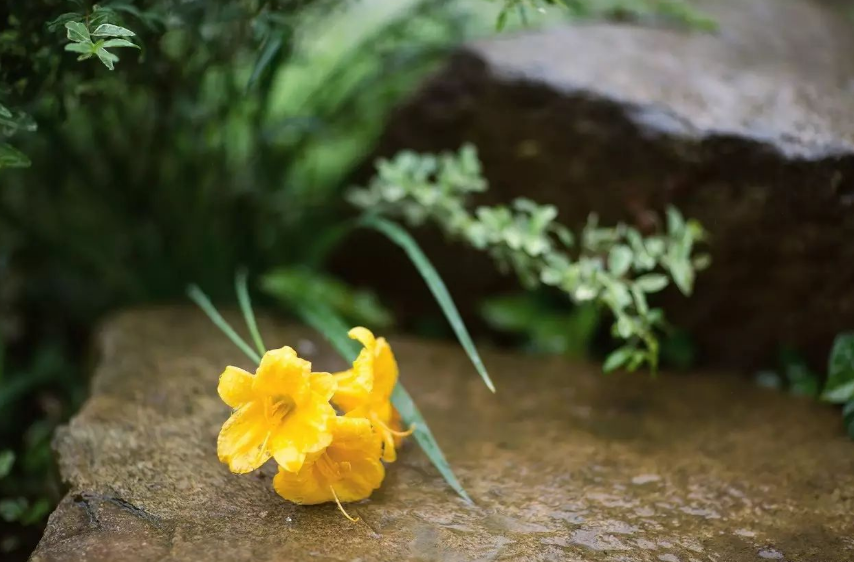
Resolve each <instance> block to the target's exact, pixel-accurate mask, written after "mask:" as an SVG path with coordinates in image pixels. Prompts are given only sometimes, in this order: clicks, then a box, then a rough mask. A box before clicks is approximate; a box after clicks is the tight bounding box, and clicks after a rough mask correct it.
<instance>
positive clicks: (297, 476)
mask: <svg viewBox="0 0 854 562" xmlns="http://www.w3.org/2000/svg"><path fill="white" fill-rule="evenodd" d="M273 488H274V489H275V490H276V493H277V494H279V495H280V496H282V497H283V498H285V499H286V500H288V501H292V502H294V503H296V504H302V505H315V504H319V503H326V502H331V501H334V500H335V498H334V496H333V495H332V488H331V484H330V483H329V482H328V481H327V480H326V479H325V478H324V477H323V474H322V473H321V472H320V471H318V470H314V469H313V466H312V465H309V464H307V465H305V466H304V467H303V469H302V470H301V471H299V472H296V473H294V472H288V471H287V470H284V469H282V468H279V472H278V474H276V476H275V477H274V478H273Z"/></svg>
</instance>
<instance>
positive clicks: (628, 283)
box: [350, 145, 710, 372]
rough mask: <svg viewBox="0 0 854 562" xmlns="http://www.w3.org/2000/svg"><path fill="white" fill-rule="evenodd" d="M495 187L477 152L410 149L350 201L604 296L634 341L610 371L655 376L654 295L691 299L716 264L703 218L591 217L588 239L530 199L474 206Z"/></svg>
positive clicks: (598, 298) (504, 265)
mask: <svg viewBox="0 0 854 562" xmlns="http://www.w3.org/2000/svg"><path fill="white" fill-rule="evenodd" d="M486 190H487V182H486V180H485V179H484V178H483V175H482V172H481V164H480V161H479V159H478V157H477V152H476V150H475V148H474V147H473V146H471V145H466V146H463V147H462V148H461V149H460V150H459V152H458V153H456V154H453V153H444V154H441V155H438V156H435V155H431V154H416V153H413V152H409V151H404V152H401V153H399V154H398V155H396V156H395V157H394V158H393V159H391V160H385V159H382V160H380V161H379V162H378V163H377V175H376V176H375V177H374V178H373V179H372V180H371V182H370V183H369V185H368V186H367V187H364V188H354V189H353V190H352V191H351V193H350V201H351V202H352V203H353V204H354V205H356V206H357V207H359V208H361V209H365V210H370V211H371V212H373V213H377V214H379V215H386V216H390V217H400V218H402V219H403V220H405V221H406V222H407V223H409V225H410V226H415V227H417V226H420V225H423V224H424V223H428V222H431V223H434V224H436V225H438V226H439V228H440V229H441V230H442V231H443V232H444V233H445V234H446V235H448V236H449V237H451V238H454V239H457V240H461V241H463V242H466V243H467V244H469V245H470V246H472V247H474V248H476V249H478V250H481V251H484V252H486V253H488V254H489V255H490V256H491V257H492V258H493V259H494V260H495V261H496V263H497V264H498V266H499V268H500V269H501V270H502V271H504V272H510V271H512V272H514V273H515V274H516V275H517V276H518V277H519V279H520V280H521V282H522V284H523V285H524V286H525V287H527V288H536V287H537V286H539V285H546V286H550V287H555V288H557V289H559V290H561V291H562V292H564V293H565V294H566V295H567V296H568V297H569V298H570V299H572V300H573V301H574V302H576V303H585V302H590V301H594V302H598V303H600V304H602V305H605V306H606V307H608V309H609V310H610V311H611V313H612V315H613V316H614V319H615V322H614V325H613V328H612V332H613V334H614V335H615V336H616V337H619V338H620V339H622V340H624V341H625V342H626V343H625V345H623V346H622V347H620V348H618V349H617V350H616V351H614V352H613V353H611V354H610V355H609V356H608V358H607V359H606V361H605V365H604V369H605V371H611V370H614V369H617V368H620V367H624V368H626V369H628V370H634V369H637V368H638V367H639V366H641V365H642V364H645V363H646V364H649V366H650V368H651V369H652V370H653V372H655V370H656V369H657V365H658V349H659V343H658V338H657V335H656V331H657V330H659V329H662V328H664V327H665V326H666V323H665V320H664V314H663V312H662V310H661V309H658V308H651V307H650V306H649V304H648V302H647V295H649V294H652V293H657V292H659V291H661V290H663V289H664V288H665V287H667V286H668V285H669V284H670V283H671V282H673V283H674V284H675V285H676V286H677V288H678V289H679V290H680V291H681V292H682V293H683V294H685V295H690V294H691V291H692V289H693V285H694V278H695V276H696V272H697V271H699V270H701V269H703V268H705V267H707V266H708V265H709V263H710V258H709V256H708V255H707V254H701V255H698V256H694V247H695V244H696V243H697V242H700V241H702V240H703V239H704V237H705V233H704V230H703V228H702V227H701V225H700V223H699V222H697V221H696V220H687V221H686V220H685V219H684V218H683V217H682V214H681V213H680V212H679V211H678V210H677V209H675V208H673V207H670V208H668V209H667V229H666V231H664V232H660V233H657V234H654V235H648V236H644V235H642V234H641V233H640V232H639V231H638V230H637V229H635V228H633V227H631V226H628V225H625V224H622V223H620V224H618V225H616V226H614V227H603V226H600V225H599V222H598V218H597V216H596V215H595V214H591V215H590V217H589V220H588V221H587V224H586V225H585V226H584V228H583V229H582V231H581V232H580V235H579V236H575V235H574V234H573V233H572V232H571V231H570V230H569V229H567V228H566V227H565V226H563V225H561V224H560V223H558V222H556V219H557V214H558V213H557V209H556V208H555V207H554V206H553V205H540V204H538V203H536V202H534V201H531V200H530V199H516V200H515V201H513V202H512V204H511V205H509V206H505V205H497V206H481V207H478V208H476V209H475V210H474V211H470V210H469V198H470V196H471V195H473V194H476V193H482V192H484V191H486Z"/></svg>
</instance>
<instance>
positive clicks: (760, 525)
mask: <svg viewBox="0 0 854 562" xmlns="http://www.w3.org/2000/svg"><path fill="white" fill-rule="evenodd" d="M261 328H262V331H263V332H264V335H265V338H266V340H267V342H268V343H270V344H274V345H285V344H290V345H294V346H297V347H299V348H301V349H302V350H304V351H303V353H305V354H308V355H309V357H310V359H311V360H312V361H313V363H314V366H315V368H317V369H330V370H331V369H337V368H340V367H341V366H342V364H341V361H340V360H339V359H337V358H336V357H334V356H333V355H332V353H331V352H330V351H329V350H328V348H327V346H326V345H324V344H323V343H321V342H320V341H319V340H318V339H317V337H316V336H315V335H314V334H312V333H311V332H309V331H307V330H305V329H303V328H297V327H284V326H281V325H278V324H274V323H272V322H270V321H264V319H262V322H261ZM392 345H393V347H394V349H395V351H396V353H397V355H398V359H399V362H400V364H401V366H402V378H403V380H404V381H405V384H406V386H407V387H408V389H409V390H410V392H411V393H412V394H413V395H414V396H415V398H416V400H417V402H418V403H419V405H420V406H421V408H422V409H423V412H424V414H425V416H426V418H427V419H428V421H429V423H430V424H431V427H432V428H433V430H434V432H435V434H436V436H437V439H438V441H439V442H440V443H441V444H442V446H443V448H444V450H445V452H446V454H447V456H448V458H449V460H450V462H451V463H452V465H453V466H454V468H455V469H456V471H457V474H458V476H459V477H460V479H461V481H462V482H463V485H464V486H465V487H466V488H467V490H468V491H469V492H470V494H471V496H472V497H473V499H474V502H475V505H474V506H471V505H467V504H466V503H464V502H463V501H462V500H460V499H459V498H458V497H457V496H455V495H454V494H453V493H452V492H451V491H450V490H449V489H448V487H447V486H446V485H445V484H444V483H443V481H442V479H441V478H440V477H439V475H438V474H437V472H436V471H435V470H434V469H433V468H432V466H431V465H430V463H429V462H428V460H427V459H426V457H425V456H424V455H423V454H422V453H421V452H420V451H419V450H418V449H417V447H415V446H414V445H413V444H412V443H409V444H408V445H406V446H405V447H404V449H403V450H402V452H401V456H400V458H399V460H398V462H397V463H395V464H394V465H392V466H391V467H390V469H389V472H388V477H387V479H386V481H385V483H384V485H383V487H382V488H381V489H380V490H379V491H378V492H377V493H375V494H374V496H373V497H372V498H370V499H369V500H366V501H363V502H360V503H357V504H351V505H350V507H349V509H350V511H351V513H352V514H354V515H358V516H359V517H361V519H362V520H361V521H360V522H359V523H357V524H352V523H350V522H348V521H347V520H346V519H344V517H343V516H342V515H341V514H340V513H339V512H338V511H337V510H336V508H335V507H334V506H333V505H323V506H310V507H301V506H296V505H292V504H289V503H287V502H285V501H283V500H282V499H281V498H279V497H278V496H277V495H276V494H275V493H274V492H273V489H272V487H271V477H272V475H273V472H274V467H273V466H269V465H268V466H266V467H265V468H264V469H262V470H261V471H260V472H258V473H254V474H249V475H240V476H238V475H234V474H231V473H229V471H228V470H227V468H226V467H225V466H224V465H222V464H220V463H219V461H218V460H217V458H216V435H217V433H218V430H219V427H220V425H221V424H222V422H223V421H224V420H225V419H226V418H227V417H228V414H229V410H228V408H227V407H226V406H225V405H224V404H223V403H222V402H220V400H219V398H218V397H217V395H216V383H217V378H218V376H219V373H220V372H221V371H222V369H223V367H224V366H225V365H226V364H229V363H237V364H240V365H243V366H244V367H249V365H247V364H246V361H245V360H244V359H243V358H242V355H241V354H240V352H239V351H237V350H235V349H234V348H233V347H232V346H231V344H230V343H228V341H227V340H226V339H225V338H224V337H223V336H222V335H220V334H219V333H218V332H217V330H216V329H215V328H214V327H213V326H211V325H210V324H209V323H208V321H207V320H206V319H205V318H204V317H203V316H202V315H201V313H198V312H196V311H190V310H187V309H160V310H147V311H137V312H129V313H125V314H122V315H120V316H118V317H116V318H114V319H112V320H111V321H109V322H108V323H107V325H106V326H105V327H104V328H103V330H102V332H101V335H100V348H101V363H100V366H99V368H98V369H97V372H96V373H95V377H94V380H93V383H92V397H91V398H90V399H89V401H88V402H87V403H86V405H85V406H84V407H83V409H82V411H81V412H80V413H79V414H78V415H77V417H76V418H74V419H73V420H72V422H71V423H70V424H69V425H68V426H67V427H64V428H63V429H62V430H61V431H59V433H58V434H57V436H56V439H55V446H56V450H57V452H58V455H59V467H60V470H61V474H62V477H63V479H64V481H65V482H66V483H67V485H68V489H69V491H68V494H67V496H66V497H65V499H64V500H63V501H62V503H61V504H60V506H59V507H58V508H57V510H56V512H55V513H53V514H52V515H51V517H50V520H49V522H48V526H47V530H46V532H45V535H44V537H43V539H42V541H41V543H40V544H39V546H38V548H37V550H36V552H35V553H34V554H33V557H32V560H33V562H64V561H69V562H70V561H74V562H77V561H80V560H86V561H88V562H101V561H104V562H106V561H116V560H122V561H127V562H135V561H140V562H143V561H144V562H148V561H152V562H153V561H161V560H163V561H173V562H185V561H204V562H207V561H212V560H229V561H241V560H246V561H250V560H251V561H253V562H256V561H264V560H270V561H272V560H275V561H283V560H307V559H317V560H378V561H401V560H494V559H502V560H569V561H585V562H593V561H618V560H619V561H623V562H640V561H659V560H668V561H673V560H680V561H683V562H689V561H703V562H705V561H716V562H720V561H724V560H725V561H740V560H758V559H761V558H762V557H765V558H767V557H768V556H769V555H773V556H778V557H781V559H785V560H821V561H822V562H843V561H845V560H851V559H854V540H852V538H851V537H854V523H852V521H851V517H850V515H851V512H852V509H854V444H852V443H851V442H850V441H849V440H848V439H846V438H845V436H844V435H843V432H842V429H841V427H840V421H839V414H838V412H837V411H836V410H835V409H833V408H830V407H826V406H823V405H821V404H817V403H814V402H810V401H806V400H797V399H793V398H790V397H787V396H785V395H782V394H779V393H775V392H773V391H769V390H763V389H760V388H757V387H754V386H751V385H747V384H745V383H743V382H741V381H739V380H738V379H737V378H733V377H728V376H721V375H718V376H706V375H701V374H694V375H690V376H681V377H680V376H669V375H663V376H662V377H660V378H658V379H657V380H653V379H650V378H648V377H644V376H638V375H623V374H617V375H614V376H608V377H606V376H602V375H600V374H599V372H598V367H597V366H594V365H588V364H585V363H570V362H565V361H562V360H557V359H554V360H533V359H530V358H527V357H523V356H519V355H512V354H501V353H489V352H487V353H484V359H485V361H486V364H487V365H488V366H489V368H490V369H491V371H492V375H493V377H494V379H495V382H496V385H497V387H498V392H497V394H495V395H493V394H491V393H489V392H488V391H487V390H486V388H485V387H484V386H483V384H482V383H481V382H480V381H479V378H478V377H477V375H476V374H475V372H474V371H473V369H472V367H471V365H470V364H469V363H468V361H467V359H466V357H465V355H464V354H463V353H462V351H461V350H460V349H459V348H458V346H456V345H454V344H450V343H448V344H439V343H427V342H423V341H417V340H407V339H397V338H394V339H393V340H392ZM306 350H307V351H306ZM308 352H310V353H308Z"/></svg>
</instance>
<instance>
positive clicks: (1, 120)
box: [0, 104, 36, 169]
mask: <svg viewBox="0 0 854 562" xmlns="http://www.w3.org/2000/svg"><path fill="white" fill-rule="evenodd" d="M35 130H36V122H35V121H33V119H32V117H30V116H29V115H27V114H26V113H24V112H23V111H20V110H18V111H12V110H11V109H9V108H8V107H6V106H5V105H3V104H0V138H2V139H8V138H11V137H13V136H15V135H16V134H18V133H19V132H22V131H23V132H33V131H35ZM29 166H30V159H29V158H28V157H27V155H26V154H24V153H23V152H21V151H20V150H18V149H17V148H15V147H14V146H12V145H11V144H9V143H8V142H0V169H2V168H28V167H29Z"/></svg>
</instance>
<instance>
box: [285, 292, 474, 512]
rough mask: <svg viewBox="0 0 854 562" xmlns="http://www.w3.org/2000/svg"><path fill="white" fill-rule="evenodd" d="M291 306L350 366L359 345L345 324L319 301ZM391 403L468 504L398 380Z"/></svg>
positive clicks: (437, 467)
mask: <svg viewBox="0 0 854 562" xmlns="http://www.w3.org/2000/svg"><path fill="white" fill-rule="evenodd" d="M290 304H291V306H292V308H293V309H294V311H295V312H296V313H297V315H299V316H300V318H302V319H303V321H304V322H305V323H306V324H308V325H309V326H311V327H312V328H314V329H315V330H317V332H318V333H320V334H321V335H322V336H323V337H324V338H325V339H326V341H328V342H329V343H330V344H331V345H332V347H334V348H335V349H336V350H337V351H338V353H339V354H340V355H341V356H342V357H343V358H344V359H345V360H346V361H348V362H350V363H352V362H353V361H354V360H355V359H356V357H357V356H358V354H359V344H358V343H356V342H355V341H354V340H352V339H350V338H349V337H348V336H347V331H348V329H347V325H346V324H345V323H344V321H343V320H341V317H340V316H338V315H337V314H335V313H334V312H333V311H332V310H331V309H329V308H328V307H327V306H325V305H324V304H323V303H320V302H311V303H309V302H306V301H305V300H292V301H290ZM391 401H392V403H393V404H394V407H395V408H397V411H398V412H400V417H401V418H402V420H403V423H404V424H405V425H412V424H415V432H414V434H413V435H414V437H415V441H416V442H417V443H418V445H419V446H420V447H421V449H422V450H423V451H424V454H426V455H427V458H429V459H430V462H432V463H433V466H435V467H436V469H437V470H438V471H439V474H441V475H442V477H443V478H444V479H445V481H446V482H447V483H448V485H449V486H451V488H453V489H454V491H455V492H457V493H458V494H459V495H460V497H462V498H463V499H464V500H466V501H467V502H469V503H471V498H470V497H469V495H468V494H467V493H466V491H465V489H463V487H462V485H461V484H460V481H459V480H457V477H456V475H454V471H453V470H452V469H451V466H450V464H448V461H447V459H445V455H444V454H443V453H442V449H441V447H439V444H438V443H437V442H436V438H435V437H433V433H432V432H431V431H430V426H428V425H427V421H426V420H425V419H424V416H423V415H421V412H420V411H419V410H418V407H417V406H416V405H415V402H414V401H413V400H412V397H411V396H410V395H409V393H408V392H407V391H406V389H405V388H404V387H403V385H402V384H401V383H400V381H398V383H397V385H396V386H395V387H394V391H393V392H392V395H391Z"/></svg>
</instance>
